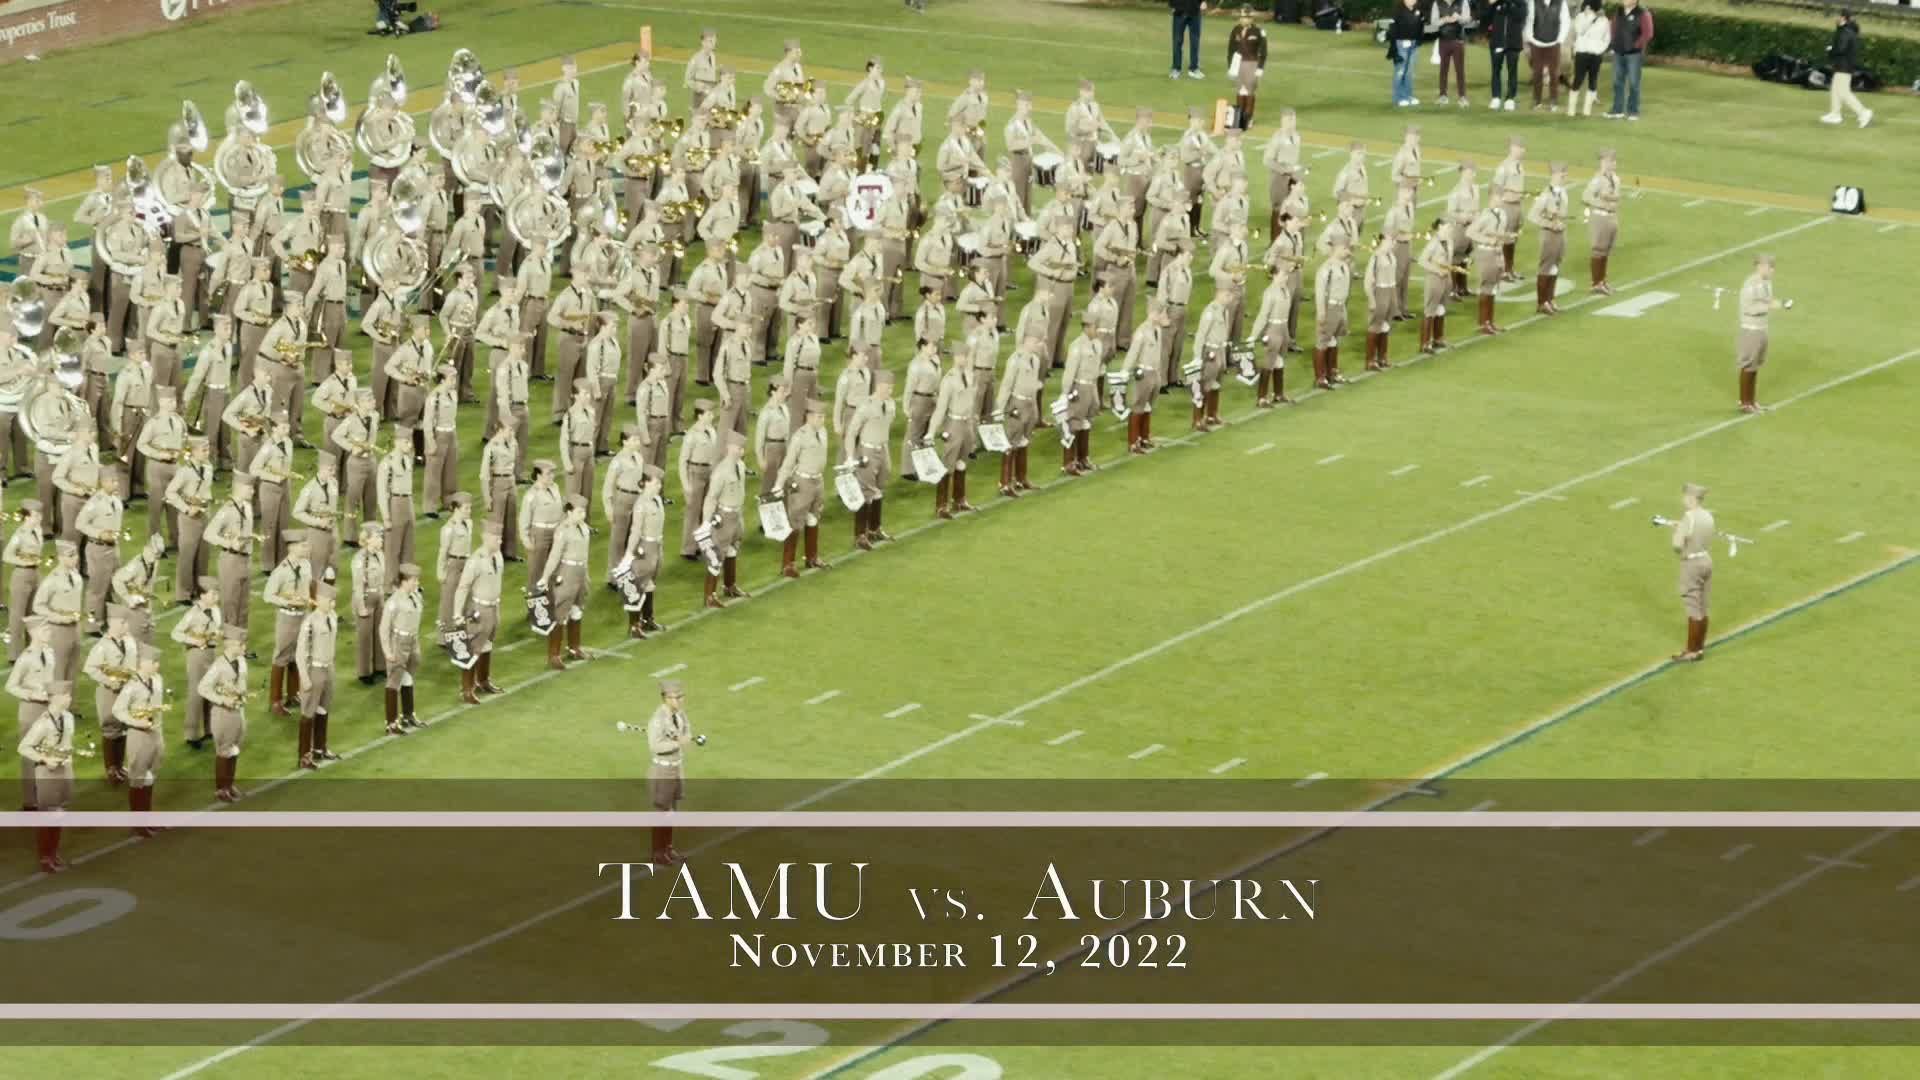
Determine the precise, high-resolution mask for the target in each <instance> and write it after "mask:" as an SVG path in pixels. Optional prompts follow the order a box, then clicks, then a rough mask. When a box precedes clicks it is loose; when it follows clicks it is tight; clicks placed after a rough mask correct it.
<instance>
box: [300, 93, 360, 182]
mask: <svg viewBox="0 0 1920 1080" xmlns="http://www.w3.org/2000/svg"><path fill="white" fill-rule="evenodd" d="M310 105H311V107H310V108H309V109H308V112H307V126H306V127H305V128H303V129H302V130H301V132H300V134H298V135H296V136H294V139H293V160H294V163H295V164H297V165H299V166H300V171H301V172H303V173H306V174H307V178H308V179H309V180H312V181H314V182H315V183H318V182H319V181H320V180H321V178H323V177H327V176H332V175H333V174H334V173H336V172H338V171H339V169H340V167H341V166H342V165H344V164H346V163H348V162H350V161H351V160H352V159H353V143H352V142H351V141H349V140H348V139H347V134H346V132H344V131H341V130H340V129H339V128H337V127H335V126H334V124H333V121H332V120H331V119H330V118H329V116H328V113H327V111H326V103H325V101H324V100H323V99H321V98H318V97H316V98H314V99H313V101H312V102H311V103H310Z"/></svg>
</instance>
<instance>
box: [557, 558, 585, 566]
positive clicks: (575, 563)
mask: <svg viewBox="0 0 1920 1080" xmlns="http://www.w3.org/2000/svg"><path fill="white" fill-rule="evenodd" d="M560 565H561V566H585V565H587V564H586V563H584V562H582V561H580V560H578V559H561V560H560Z"/></svg>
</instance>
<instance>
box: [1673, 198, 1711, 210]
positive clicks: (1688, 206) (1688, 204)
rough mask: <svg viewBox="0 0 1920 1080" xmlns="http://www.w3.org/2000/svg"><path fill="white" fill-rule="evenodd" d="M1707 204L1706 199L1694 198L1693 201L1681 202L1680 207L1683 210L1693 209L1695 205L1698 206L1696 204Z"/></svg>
mask: <svg viewBox="0 0 1920 1080" xmlns="http://www.w3.org/2000/svg"><path fill="white" fill-rule="evenodd" d="M1706 204H1707V200H1705V199H1695V200H1693V201H1692V202H1684V203H1681V204H1680V209H1682V210H1691V209H1693V208H1694V207H1696V206H1705V205H1706Z"/></svg>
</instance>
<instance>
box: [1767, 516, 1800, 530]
mask: <svg viewBox="0 0 1920 1080" xmlns="http://www.w3.org/2000/svg"><path fill="white" fill-rule="evenodd" d="M1791 524H1793V519H1792V518H1781V519H1780V520H1779V521H1776V522H1774V523H1772V524H1771V525H1765V526H1762V527H1761V529H1760V531H1761V532H1772V531H1773V530H1775V529H1784V528H1786V527H1787V526H1789V525H1791Z"/></svg>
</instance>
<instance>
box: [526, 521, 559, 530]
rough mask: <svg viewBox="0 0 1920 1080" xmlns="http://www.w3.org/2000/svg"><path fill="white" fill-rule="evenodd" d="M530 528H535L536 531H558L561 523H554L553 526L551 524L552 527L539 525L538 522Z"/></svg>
mask: <svg viewBox="0 0 1920 1080" xmlns="http://www.w3.org/2000/svg"><path fill="white" fill-rule="evenodd" d="M528 527H529V528H534V529H557V528H559V527H560V523H559V522H557V521H556V522H554V523H553V524H551V525H541V524H539V523H537V522H536V523H534V524H533V525H530V526H528Z"/></svg>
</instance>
